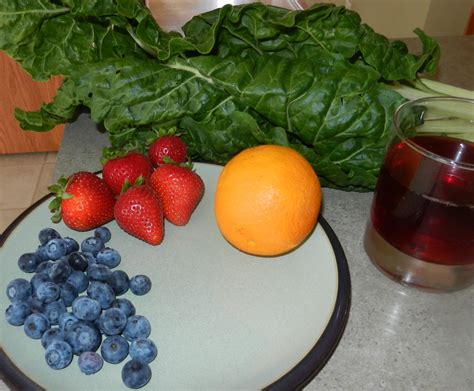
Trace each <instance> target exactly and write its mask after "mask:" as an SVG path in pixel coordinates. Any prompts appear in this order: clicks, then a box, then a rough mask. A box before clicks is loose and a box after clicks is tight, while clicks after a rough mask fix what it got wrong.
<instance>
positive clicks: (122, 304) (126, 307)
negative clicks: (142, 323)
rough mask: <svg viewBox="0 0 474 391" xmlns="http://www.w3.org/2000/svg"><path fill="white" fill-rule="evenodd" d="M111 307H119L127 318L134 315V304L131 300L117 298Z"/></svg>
mask: <svg viewBox="0 0 474 391" xmlns="http://www.w3.org/2000/svg"><path fill="white" fill-rule="evenodd" d="M111 307H112V308H120V309H121V310H122V311H123V312H124V313H125V315H126V316H127V318H129V317H130V316H132V315H135V306H134V305H133V304H132V302H131V301H130V300H128V299H126V298H124V297H121V298H119V299H115V300H114V301H113V302H112V305H111Z"/></svg>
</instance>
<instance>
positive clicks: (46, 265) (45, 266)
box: [36, 261, 54, 277]
mask: <svg viewBox="0 0 474 391" xmlns="http://www.w3.org/2000/svg"><path fill="white" fill-rule="evenodd" d="M53 265H54V261H46V262H41V263H40V264H39V265H38V267H37V268H36V274H45V275H47V276H48V277H49V270H50V269H51V267H52V266H53Z"/></svg>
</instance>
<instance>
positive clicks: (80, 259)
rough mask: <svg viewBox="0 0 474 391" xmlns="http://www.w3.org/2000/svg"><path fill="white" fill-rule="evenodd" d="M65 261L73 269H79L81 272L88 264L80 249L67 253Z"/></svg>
mask: <svg viewBox="0 0 474 391" xmlns="http://www.w3.org/2000/svg"><path fill="white" fill-rule="evenodd" d="M67 261H68V262H69V265H70V266H71V267H72V268H73V269H74V270H79V271H81V272H83V271H85V270H86V269H87V266H89V262H88V261H87V258H86V256H85V255H84V253H81V252H80V251H75V252H73V253H71V254H69V256H68V257H67Z"/></svg>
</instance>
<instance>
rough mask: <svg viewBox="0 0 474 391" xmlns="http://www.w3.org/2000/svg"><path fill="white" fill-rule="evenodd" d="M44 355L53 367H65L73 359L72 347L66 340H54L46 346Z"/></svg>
mask: <svg viewBox="0 0 474 391" xmlns="http://www.w3.org/2000/svg"><path fill="white" fill-rule="evenodd" d="M44 357H45V359H46V363H47V364H48V365H49V366H50V367H51V368H53V369H63V368H66V367H67V366H68V365H69V364H70V363H71V361H72V348H71V346H70V345H69V344H68V343H67V342H65V341H60V340H56V341H52V342H51V344H49V345H48V347H47V348H46V352H45V355H44Z"/></svg>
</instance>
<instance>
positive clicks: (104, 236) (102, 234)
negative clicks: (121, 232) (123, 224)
mask: <svg viewBox="0 0 474 391" xmlns="http://www.w3.org/2000/svg"><path fill="white" fill-rule="evenodd" d="M94 236H95V237H96V238H99V239H101V240H102V241H103V242H104V243H107V242H108V241H109V240H110V238H111V237H112V234H111V233H110V230H109V229H108V228H107V227H99V228H97V229H96V230H95V231H94Z"/></svg>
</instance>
